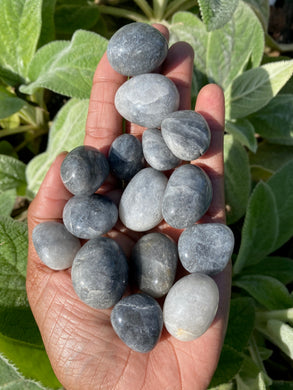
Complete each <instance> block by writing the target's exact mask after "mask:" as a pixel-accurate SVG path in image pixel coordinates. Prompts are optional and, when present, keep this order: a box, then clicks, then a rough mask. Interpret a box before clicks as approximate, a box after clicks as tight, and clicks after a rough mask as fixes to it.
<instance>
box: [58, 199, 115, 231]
mask: <svg viewBox="0 0 293 390" xmlns="http://www.w3.org/2000/svg"><path fill="white" fill-rule="evenodd" d="M117 219H118V209H117V207H116V205H115V204H114V203H113V202H112V201H111V200H110V199H109V198H107V197H106V196H103V195H99V194H93V195H90V196H85V195H76V196H73V197H72V198H70V199H69V201H68V202H67V203H66V205H65V207H64V209H63V222H64V225H65V226H66V228H67V230H68V231H70V233H72V234H73V235H74V236H76V237H79V238H85V239H90V238H95V237H98V236H100V235H102V234H105V233H107V232H108V231H109V230H111V229H112V227H113V226H114V225H115V224H116V222H117Z"/></svg>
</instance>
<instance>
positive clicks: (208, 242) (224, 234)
mask: <svg viewBox="0 0 293 390" xmlns="http://www.w3.org/2000/svg"><path fill="white" fill-rule="evenodd" d="M233 248H234V235H233V233H232V230H231V229H230V228H229V227H228V226H226V225H224V224H221V223H204V224H197V225H194V226H191V227H189V228H187V229H186V230H184V231H183V232H182V233H181V235H180V238H179V241H178V252H179V257H180V260H181V263H182V265H183V267H184V268H185V269H186V270H187V271H188V272H202V273H204V274H209V275H214V274H217V273H219V272H221V271H223V269H224V268H225V267H226V265H227V263H228V261H229V259H230V257H231V255H232V252H233Z"/></svg>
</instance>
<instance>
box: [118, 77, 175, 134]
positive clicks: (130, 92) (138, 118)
mask: <svg viewBox="0 0 293 390" xmlns="http://www.w3.org/2000/svg"><path fill="white" fill-rule="evenodd" d="M115 107H116V109H117V111H118V112H119V113H120V115H122V116H123V117H124V118H125V119H126V120H128V121H129V122H132V123H136V124H137V125H140V126H144V127H160V125H161V122H162V120H163V119H164V118H165V117H166V116H167V115H168V114H170V113H171V112H173V111H176V110H177V109H178V107H179V92H178V90H177V88H176V86H175V84H174V83H173V81H171V80H170V79H168V78H167V77H165V76H163V75H161V74H153V73H148V74H141V75H138V76H135V77H133V78H131V79H129V80H128V81H126V82H125V83H124V84H122V85H121V87H120V88H119V89H118V91H117V92H116V95H115Z"/></svg>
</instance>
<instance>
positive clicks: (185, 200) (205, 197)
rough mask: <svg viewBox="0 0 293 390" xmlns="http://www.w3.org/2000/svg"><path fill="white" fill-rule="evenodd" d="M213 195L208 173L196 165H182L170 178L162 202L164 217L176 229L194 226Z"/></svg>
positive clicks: (204, 211)
mask: <svg viewBox="0 0 293 390" xmlns="http://www.w3.org/2000/svg"><path fill="white" fill-rule="evenodd" d="M212 195H213V190H212V184H211V181H210V179H209V177H208V175H207V174H206V173H205V172H204V171H203V170H202V169H201V168H200V167H197V166H196V165H191V164H186V165H182V166H181V167H179V168H176V169H175V171H174V172H173V173H172V175H171V176H170V178H169V181H168V185H167V187H166V190H165V194H164V198H163V204H162V213H163V217H164V219H165V221H166V222H167V223H168V224H169V225H170V226H172V227H174V228H176V229H184V228H186V227H188V226H192V225H193V224H194V223H195V222H196V221H198V220H199V219H200V218H201V217H202V216H203V215H204V214H205V213H206V211H207V209H208V208H209V206H210V204H211V201H212Z"/></svg>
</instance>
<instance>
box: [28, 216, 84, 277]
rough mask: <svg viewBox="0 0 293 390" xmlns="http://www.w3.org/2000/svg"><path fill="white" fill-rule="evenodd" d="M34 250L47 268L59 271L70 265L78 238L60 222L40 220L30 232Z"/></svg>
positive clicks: (76, 249) (76, 247)
mask: <svg viewBox="0 0 293 390" xmlns="http://www.w3.org/2000/svg"><path fill="white" fill-rule="evenodd" d="M32 240H33V244H34V247H35V249H36V252H37V254H38V256H39V258H40V259H41V260H42V262H43V263H44V264H45V265H46V266H47V267H49V268H51V269H53V270H56V271H60V270H64V269H66V268H69V267H71V265H72V262H73V259H74V256H75V254H76V252H77V251H78V250H79V249H80V242H79V239H78V238H76V237H74V236H73V235H72V234H70V233H69V232H68V231H67V230H66V228H65V226H64V225H63V224H62V223H60V222H53V221H48V222H42V223H40V224H38V225H37V226H36V227H35V228H34V230H33V234H32Z"/></svg>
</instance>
